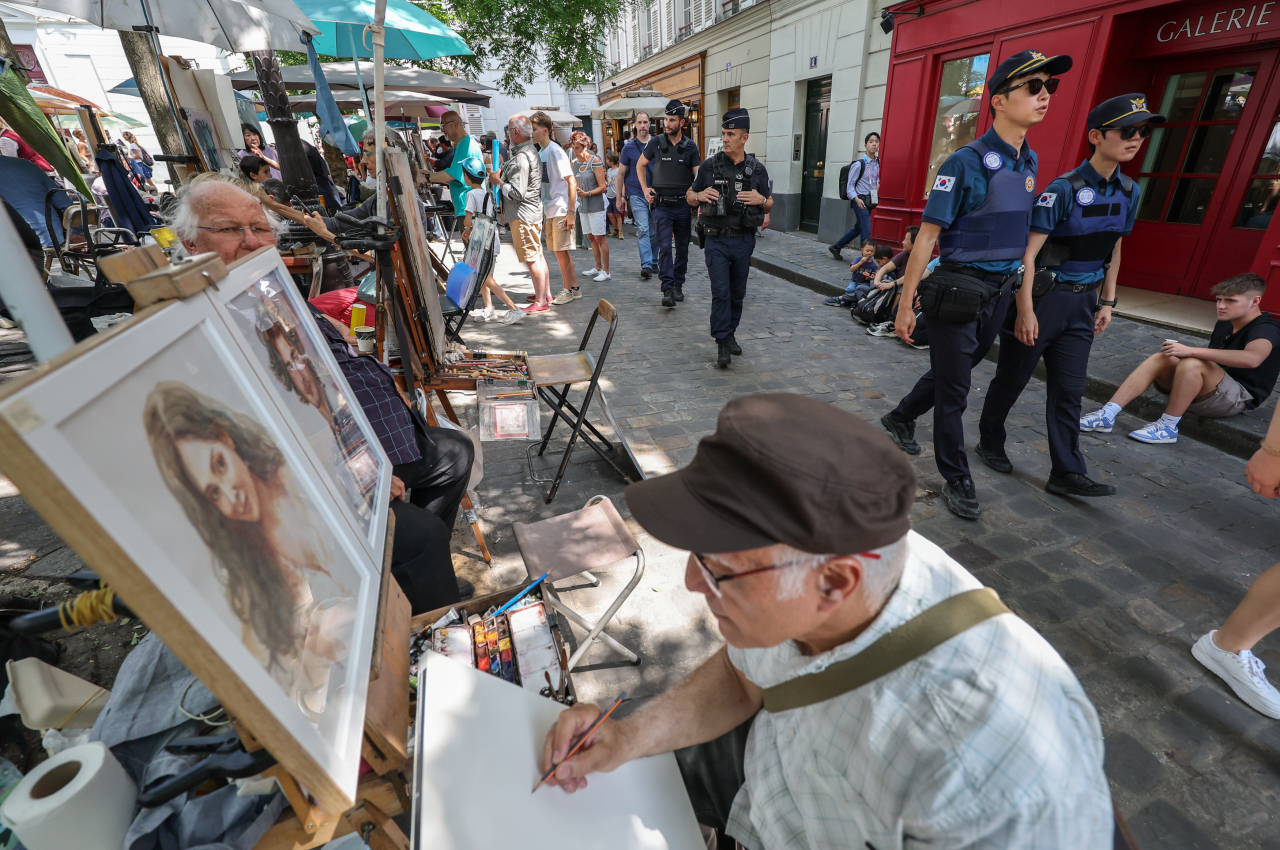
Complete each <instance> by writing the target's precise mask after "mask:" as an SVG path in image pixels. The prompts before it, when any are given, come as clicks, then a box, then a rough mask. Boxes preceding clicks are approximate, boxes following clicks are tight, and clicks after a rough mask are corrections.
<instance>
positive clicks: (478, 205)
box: [467, 186, 502, 257]
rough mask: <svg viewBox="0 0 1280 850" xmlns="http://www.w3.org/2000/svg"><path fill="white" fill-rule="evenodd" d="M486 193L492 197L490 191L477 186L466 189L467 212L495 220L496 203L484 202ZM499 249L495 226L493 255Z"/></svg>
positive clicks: (495, 254) (499, 243)
mask: <svg viewBox="0 0 1280 850" xmlns="http://www.w3.org/2000/svg"><path fill="white" fill-rule="evenodd" d="M486 195H488V196H490V197H492V194H491V193H490V192H488V191H487V190H485V189H482V188H480V187H479V186H477V187H476V188H474V189H469V190H468V191H467V212H469V213H471V214H472V215H488V216H489V217H490V218H492V219H493V220H494V221H497V219H498V216H497V213H496V210H495V207H496V204H489V203H486V202H485V196H486ZM486 208H487V209H488V210H489V211H488V212H487V213H486V212H485V209H486ZM501 250H502V240H501V239H499V238H498V229H497V228H496V227H495V228H494V230H493V256H494V257H497V256H498V252H499V251H501Z"/></svg>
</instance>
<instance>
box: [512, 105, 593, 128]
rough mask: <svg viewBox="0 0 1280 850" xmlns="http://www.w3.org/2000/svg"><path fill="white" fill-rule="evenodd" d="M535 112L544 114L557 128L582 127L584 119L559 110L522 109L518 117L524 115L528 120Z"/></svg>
mask: <svg viewBox="0 0 1280 850" xmlns="http://www.w3.org/2000/svg"><path fill="white" fill-rule="evenodd" d="M535 112H542V113H544V114H545V115H546V116H547V117H548V118H550V119H551V123H552V124H554V125H555V126H557V127H581V126H582V119H581V118H579V117H578V116H576V115H570V114H569V113H568V112H561V111H560V110H559V109H522V110H521V111H519V112H517V113H516V115H523V116H525V117H526V118H528V117H529V116H530V115H532V114H533V113H535Z"/></svg>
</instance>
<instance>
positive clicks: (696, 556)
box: [689, 552, 880, 599]
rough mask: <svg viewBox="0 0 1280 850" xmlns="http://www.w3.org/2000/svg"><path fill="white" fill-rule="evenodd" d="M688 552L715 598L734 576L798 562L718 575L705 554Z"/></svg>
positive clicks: (859, 555)
mask: <svg viewBox="0 0 1280 850" xmlns="http://www.w3.org/2000/svg"><path fill="white" fill-rule="evenodd" d="M689 554H690V555H692V556H693V561H694V563H696V564H697V565H698V569H699V570H701V571H702V578H703V580H704V581H706V583H707V587H709V588H711V593H712V595H714V596H715V597H716V598H717V599H721V598H723V597H724V594H723V593H722V592H721V591H720V583H721V582H725V581H733V580H734V579H735V578H744V577H746V576H753V575H755V574H756V573H767V572H772V571H773V570H780V569H782V568H784V567H790V566H794V565H795V564H798V563H800V561H799V560H794V561H784V562H782V563H781V564H773V565H772V566H768V567H760V568H759V569H755V570H747V571H746V572H745V573H730V574H729V575H727V576H718V575H715V574H714V573H712V572H711V570H709V569H707V562H706V555H703V554H702V553H701V552H690V553H689ZM854 557H855V558H874V559H876V560H879V559H880V556H879V555H878V554H876V553H875V552H858V553H857V554H855V555H854Z"/></svg>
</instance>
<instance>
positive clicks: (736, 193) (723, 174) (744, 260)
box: [686, 108, 773, 368]
mask: <svg viewBox="0 0 1280 850" xmlns="http://www.w3.org/2000/svg"><path fill="white" fill-rule="evenodd" d="M750 129H751V116H750V115H748V114H747V110H745V109H741V108H736V109H730V110H729V111H728V112H726V113H725V114H724V118H723V120H722V121H721V122H720V138H721V140H722V141H723V142H724V147H723V149H722V150H721V151H720V152H719V153H717V154H716V155H715V156H713V157H711V158H710V159H707V160H705V161H704V162H703V163H702V165H701V167H699V169H698V176H697V177H695V178H694V180H693V185H692V186H690V187H689V191H688V192H687V193H686V194H687V198H688V201H689V204H690V205H691V206H696V207H698V225H697V227H698V231H699V239H698V242H699V244H700V245H701V246H702V256H703V258H704V259H705V260H706V261H707V274H708V275H709V276H710V277H711V338H712V339H714V340H715V341H716V346H717V351H716V365H718V366H720V367H722V368H723V367H725V366H728V365H729V362H730V361H731V360H732V359H733V357H732V355H734V354H741V353H742V347H741V346H740V345H738V341H737V339H735V338H734V333H735V332H736V331H737V330H738V322H739V321H741V319H742V300H743V299H744V298H746V295H747V272H748V271H750V269H751V252H752V251H754V250H755V249H756V228H757V227H761V226H763V225H764V218H765V215H767V214H768V212H769V210H771V209H773V198H771V197H770V195H771V194H772V191H771V190H770V189H769V173H768V172H767V171H765V169H764V165H762V164H761V163H760V162H759V161H758V160H757V159H756V158H755V156H754V155H753V154H749V153H747V152H746V150H745V148H746V143H747V138H748V135H749V134H748V131H749V130H750Z"/></svg>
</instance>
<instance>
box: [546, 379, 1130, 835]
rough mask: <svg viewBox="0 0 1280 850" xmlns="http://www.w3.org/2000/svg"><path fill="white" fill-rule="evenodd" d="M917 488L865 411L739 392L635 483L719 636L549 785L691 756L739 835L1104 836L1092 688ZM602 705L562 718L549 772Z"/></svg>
mask: <svg viewBox="0 0 1280 850" xmlns="http://www.w3.org/2000/svg"><path fill="white" fill-rule="evenodd" d="M832 447H835V449H834V450H833V448H832ZM833 452H834V453H833ZM915 492H916V484H915V475H914V473H913V471H912V468H911V466H910V464H909V463H908V462H907V460H906V459H905V458H904V457H903V456H902V454H901V453H900V452H899V451H897V450H896V449H895V448H894V446H893V444H892V443H891V442H890V441H889V440H888V438H887V437H885V436H884V435H883V434H881V433H879V432H878V431H877V430H876V429H874V428H872V427H871V426H869V425H868V424H867V423H865V422H863V421H862V420H861V419H860V418H859V417H857V416H855V415H853V414H850V413H846V412H844V411H842V410H840V409H839V408H837V407H834V406H833V405H829V404H826V403H823V402H820V401H817V400H815V399H811V398H807V397H804V396H798V395H754V396H744V397H741V398H737V399H734V400H733V401H731V402H729V404H727V405H726V406H725V408H724V410H723V411H721V413H720V420H719V423H718V426H717V428H716V432H715V434H713V435H712V436H710V437H707V438H705V439H704V440H703V441H702V442H701V443H700V444H699V446H698V453H697V455H696V456H695V457H694V459H693V461H692V462H691V463H690V464H689V466H687V467H685V468H684V469H682V470H680V471H678V472H675V473H672V474H670V475H666V476H663V477H661V478H656V479H652V480H649V481H644V482H641V483H639V484H633V485H632V486H630V487H629V488H627V491H626V495H627V504H628V505H629V506H630V508H631V512H632V514H633V515H634V517H635V518H636V520H637V521H638V522H639V523H640V524H641V525H642V526H644V528H645V529H646V530H647V531H648V532H649V533H650V534H652V535H653V536H654V537H656V538H658V539H659V540H661V541H663V542H664V543H667V544H669V545H671V546H675V547H677V548H680V549H687V550H689V552H690V555H689V561H688V566H687V567H686V570H685V583H686V585H687V586H688V588H689V589H690V590H691V591H693V592H695V593H701V594H703V596H705V597H706V600H707V604H708V606H709V607H710V609H711V612H712V613H713V614H715V616H716V619H717V620H718V621H719V625H720V630H721V632H722V633H723V635H724V637H725V640H726V641H727V643H728V646H726V647H724V648H722V649H721V650H720V651H718V652H716V653H715V655H713V656H712V657H711V658H710V659H709V660H708V661H707V662H706V663H704V664H703V665H702V666H701V667H699V668H698V669H697V670H696V671H695V672H694V673H693V674H692V675H690V676H689V677H688V678H687V679H686V680H685V681H684V682H682V683H681V684H679V685H677V686H676V687H675V688H673V689H672V690H671V691H669V692H667V693H666V694H664V695H663V696H661V697H659V698H657V699H655V700H653V701H651V702H650V703H648V704H647V705H645V706H644V707H643V708H641V709H640V710H638V711H637V712H636V713H635V714H634V715H632V716H630V717H628V718H626V719H624V720H619V721H614V720H611V719H610V720H606V721H604V723H603V724H602V725H601V727H600V729H599V730H598V731H597V732H596V733H595V735H594V736H593V737H592V740H591V743H590V745H589V746H588V747H586V748H584V749H583V750H581V751H579V752H578V753H577V754H576V755H575V756H574V757H573V758H571V759H568V760H567V761H564V762H563V763H562V764H560V766H559V768H558V769H557V771H556V773H555V775H554V777H553V778H552V779H551V780H550V782H551V784H558V785H560V786H562V787H563V788H564V789H565V790H566V791H571V792H572V791H576V790H577V789H579V788H581V787H584V786H585V785H586V784H587V782H588V780H587V779H586V778H585V777H586V775H587V774H590V773H594V772H597V771H605V772H607V771H611V770H613V769H615V768H616V767H618V766H619V765H621V764H622V763H624V762H626V761H629V760H631V759H634V758H638V757H641V756H645V755H653V754H657V753H663V752H668V751H671V750H679V752H677V754H676V755H677V759H678V760H679V762H680V768H681V772H682V774H683V776H684V780H685V785H686V787H687V788H688V790H689V795H690V799H691V801H692V802H693V806H694V812H695V814H697V816H698V820H699V821H700V822H701V823H703V824H705V825H707V826H709V827H712V828H715V829H717V830H724V831H725V832H726V833H727V834H728V835H730V836H732V837H733V838H734V839H736V840H737V841H739V842H740V843H742V844H743V845H744V846H745V847H747V848H749V850H782V848H786V850H797V848H800V849H801V850H803V848H812V850H818V848H824V849H825V848H830V850H835V848H848V850H864V848H867V847H872V848H878V850H887V849H888V848H893V847H898V848H903V847H916V846H922V845H927V846H929V847H934V848H961V847H963V848H1015V847H1016V848H1029V847H1054V848H1067V847H1070V848H1081V849H1083V848H1099V849H1100V848H1104V847H1105V848H1110V847H1111V842H1112V830H1113V822H1112V814H1111V802H1110V792H1109V789H1108V785H1107V779H1106V776H1105V775H1104V774H1103V770H1102V731H1101V728H1100V727H1099V724H1098V718H1097V714H1096V713H1095V712H1094V710H1093V706H1092V705H1091V704H1090V703H1089V699H1088V697H1087V696H1086V695H1085V693H1084V690H1083V689H1082V688H1081V687H1080V683H1079V682H1078V681H1077V680H1076V678H1075V676H1074V675H1073V674H1072V672H1071V670H1070V669H1068V667H1067V665H1066V664H1065V663H1064V662H1063V660H1062V659H1061V658H1060V657H1059V656H1058V654H1057V653H1056V652H1055V651H1054V650H1053V648H1052V647H1051V646H1049V644H1048V643H1047V642H1046V641H1045V640H1044V639H1043V638H1042V637H1040V635H1039V634H1037V633H1036V632H1035V631H1034V630H1033V629H1032V628H1031V627H1030V626H1028V625H1027V624H1026V623H1025V622H1023V621H1022V620H1020V619H1018V618H1017V617H1015V616H1013V615H1012V614H1010V613H1008V611H1007V609H1005V608H1004V607H1003V606H1002V605H1001V604H1000V602H999V600H998V598H996V597H995V595H994V593H993V592H991V591H990V590H986V589H983V588H982V586H981V584H980V583H979V582H978V581H977V580H976V579H975V578H974V577H973V576H972V575H970V574H969V573H968V572H966V571H965V570H964V568H962V567H961V566H960V565H959V564H958V563H956V562H955V561H954V560H952V559H951V558H950V557H948V556H947V555H946V554H945V553H944V552H943V551H942V550H941V549H939V548H938V547H937V546H935V545H933V544H932V543H930V542H929V541H928V540H925V539H924V538H923V537H921V536H919V535H918V534H915V533H914V532H912V531H910V511H911V506H912V504H913V502H914V501H915ZM711 553H716V554H711ZM908 621H910V626H909V627H907V628H905V629H903V628H900V627H902V626H903V625H904V624H907V623H908ZM855 656H857V657H856V658H855ZM599 713H600V712H599V709H597V708H596V707H595V706H592V705H578V706H574V707H573V708H570V709H567V710H566V711H565V712H564V713H562V714H561V715H560V720H559V722H558V723H557V724H556V726H555V727H553V728H552V730H551V731H550V732H549V733H548V734H547V739H546V743H545V745H544V749H543V768H544V769H549V768H550V767H551V765H552V764H554V763H557V762H560V761H561V759H562V758H563V756H564V754H565V753H566V752H567V750H568V749H569V743H570V741H571V740H572V739H573V738H574V737H575V736H576V735H578V734H579V733H580V732H582V731H585V730H586V729H587V727H588V726H589V725H590V724H591V723H592V722H593V721H594V720H595V718H596V717H598V716H599Z"/></svg>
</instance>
